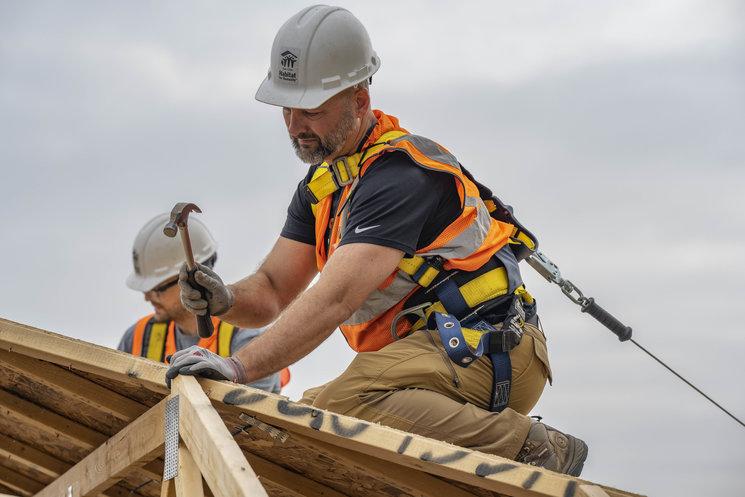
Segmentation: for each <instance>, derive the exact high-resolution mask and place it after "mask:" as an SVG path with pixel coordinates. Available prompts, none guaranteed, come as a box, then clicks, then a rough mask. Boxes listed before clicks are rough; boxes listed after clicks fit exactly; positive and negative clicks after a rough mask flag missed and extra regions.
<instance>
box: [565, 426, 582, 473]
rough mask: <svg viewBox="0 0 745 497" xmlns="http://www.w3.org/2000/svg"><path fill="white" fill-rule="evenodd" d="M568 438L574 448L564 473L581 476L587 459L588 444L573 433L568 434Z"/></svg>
mask: <svg viewBox="0 0 745 497" xmlns="http://www.w3.org/2000/svg"><path fill="white" fill-rule="evenodd" d="M567 438H568V439H569V445H570V446H571V448H572V450H571V457H569V462H568V464H567V465H566V466H565V468H564V470H563V471H562V473H564V474H567V475H570V476H579V475H580V473H582V468H583V467H584V466H585V459H587V444H586V443H585V442H583V441H582V440H580V439H579V438H576V437H573V436H571V435H567Z"/></svg>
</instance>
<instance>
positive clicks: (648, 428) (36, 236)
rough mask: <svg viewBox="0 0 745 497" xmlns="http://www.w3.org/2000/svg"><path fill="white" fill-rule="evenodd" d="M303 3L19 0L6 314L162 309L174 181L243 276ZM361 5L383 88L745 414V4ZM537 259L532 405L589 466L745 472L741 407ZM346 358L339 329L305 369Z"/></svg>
mask: <svg viewBox="0 0 745 497" xmlns="http://www.w3.org/2000/svg"><path fill="white" fill-rule="evenodd" d="M277 4H280V3H279V2H277ZM305 5H307V4H305V3H299V2H282V3H281V4H280V5H277V6H271V5H270V2H256V3H254V2H223V3H220V4H215V3H211V2H197V1H190V2H157V3H156V2H117V3H114V2H64V3H62V2H48V3H47V2H33V3H32V2H22V1H15V2H14V1H4V2H0V168H2V169H1V171H2V176H1V179H0V198H2V204H3V205H2V207H0V233H2V243H1V244H0V255H1V258H0V260H2V261H3V266H4V267H3V270H2V285H0V316H2V317H6V318H9V319H13V320H15V321H19V322H23V323H27V324H31V325H34V326H38V327H41V328H44V329H47V330H51V331H55V332H58V333H62V334H65V335H70V336H74V337H77V338H81V339H84V340H88V341H92V342H95V343H99V344H103V345H107V346H112V347H114V346H115V345H116V343H117V342H118V340H119V338H120V336H121V334H122V333H123V331H124V330H125V329H126V328H127V327H128V326H130V325H131V324H132V323H133V322H134V321H135V320H136V319H137V318H139V317H140V316H142V315H144V314H146V313H148V312H150V310H149V308H148V306H147V305H146V303H145V302H144V301H143V299H142V295H141V294H138V293H136V292H133V291H132V290H129V289H128V288H126V287H125V285H124V280H125V278H126V276H127V274H128V273H129V271H130V268H131V258H130V254H131V247H132V242H133V240H134V237H135V235H136V233H137V232H138V230H139V229H140V227H141V226H142V225H143V224H144V223H145V222H146V221H147V220H148V219H150V218H151V217H153V216H154V215H156V214H158V213H160V212H166V211H169V210H170V209H171V207H172V206H173V204H174V203H175V202H177V201H192V202H195V203H197V204H198V205H199V206H200V207H201V208H202V209H203V210H204V214H203V216H202V219H203V220H204V221H205V222H206V223H207V224H208V226H209V227H210V229H211V230H212V232H213V234H214V235H215V237H216V238H217V240H218V243H219V244H220V249H219V260H218V264H217V270H218V272H219V273H220V274H221V275H223V277H224V278H225V279H226V280H228V281H234V280H236V279H238V278H240V277H242V276H245V275H246V274H248V273H249V272H250V271H252V270H253V269H254V268H255V267H256V265H257V264H258V263H259V261H260V260H261V258H262V257H263V256H264V255H265V254H266V252H267V250H268V249H269V248H270V247H271V245H272V243H273V241H274V240H275V239H276V237H277V235H278V232H279V230H280V228H281V226H282V223H283V221H284V216H285V209H286V206H287V204H288V202H289V199H290V196H291V194H292V192H293V189H294V188H295V185H296V184H297V182H298V180H299V179H300V178H301V177H302V176H303V175H304V173H305V166H303V165H301V164H300V163H299V161H298V160H297V159H296V158H295V157H294V154H293V152H292V150H291V147H290V146H289V141H288V139H287V134H286V131H285V129H284V126H283V123H282V119H281V114H280V111H279V110H278V109H276V108H273V107H270V106H266V105H263V104H260V103H259V102H256V101H255V100H254V98H253V95H254V92H255V90H256V88H257V87H258V84H259V83H260V82H261V80H262V78H263V76H264V74H265V73H266V70H267V67H268V63H269V49H270V47H271V44H272V40H273V37H274V34H275V32H276V30H277V28H278V27H279V26H280V25H281V24H282V23H283V22H284V21H285V20H286V19H287V18H288V17H290V16H291V15H292V14H294V13H295V12H296V11H298V10H300V9H301V8H302V7H304V6H305ZM343 5H344V6H346V7H347V8H349V9H350V10H351V11H352V12H353V13H354V14H355V15H357V17H358V18H359V19H360V20H361V21H362V22H363V23H364V24H365V25H366V26H367V28H368V31H369V33H370V36H371V39H372V41H373V44H374V46H375V49H376V51H377V53H378V54H379V56H380V58H381V60H382V67H381V69H380V71H379V72H378V73H377V74H376V76H375V78H374V84H373V86H372V88H371V91H372V98H373V103H374V106H375V107H378V108H381V109H383V110H384V111H386V112H387V113H391V114H394V115H396V116H398V117H399V118H400V119H401V123H402V125H403V126H404V127H406V128H408V129H410V130H412V131H415V132H417V133H418V134H422V135H425V136H429V137H430V138H433V139H435V140H437V141H439V142H440V143H442V144H443V145H445V146H446V147H447V148H448V149H450V150H451V151H452V152H453V153H454V154H455V155H456V156H457V157H458V158H459V159H460V160H461V162H462V163H463V164H464V165H466V166H467V167H468V168H469V170H471V171H472V172H473V173H474V174H475V175H476V176H477V177H478V178H479V179H481V180H482V182H484V183H486V184H488V185H491V187H492V188H493V189H494V190H495V191H496V192H498V194H499V195H500V196H501V197H502V198H503V199H504V200H506V201H507V202H509V203H511V204H513V205H514V206H515V208H516V212H517V213H518V215H519V218H520V219H521V220H522V221H523V222H524V223H525V224H526V225H527V226H529V227H530V228H532V229H533V231H534V232H536V233H537V234H538V236H539V238H540V240H541V247H542V249H543V250H544V252H546V253H547V254H548V255H549V256H550V257H551V258H552V259H553V260H554V261H555V262H557V263H558V264H559V266H560V267H561V269H562V272H563V274H564V276H565V277H567V278H569V279H571V280H572V281H574V282H575V283H576V284H577V285H579V286H580V287H581V288H582V290H583V291H585V293H586V294H588V295H592V296H594V297H596V298H597V300H598V301H599V302H600V303H601V304H603V305H604V306H605V307H607V308H608V309H609V310H611V311H612V312H613V313H615V314H617V315H618V316H619V317H621V318H622V319H623V320H625V321H626V322H627V323H628V324H630V325H631V326H632V327H633V328H634V335H635V338H636V339H637V340H638V341H639V342H640V343H641V344H642V345H644V346H646V347H648V348H649V349H651V350H652V351H654V352H655V353H657V354H658V355H660V356H661V357H662V358H664V359H665V360H666V361H668V362H669V363H670V364H671V365H672V366H673V367H675V368H677V369H678V370H679V371H680V372H681V373H682V374H684V375H685V376H687V377H689V378H690V379H692V380H693V381H694V383H695V384H697V385H698V386H700V387H701V388H702V389H704V390H705V391H706V392H708V393H709V394H711V395H712V396H713V397H714V398H715V399H717V400H719V401H720V402H721V403H723V404H725V405H726V406H727V407H729V408H730V410H731V411H733V412H734V413H736V414H737V415H739V416H740V417H741V418H743V417H745V388H743V386H742V384H743V380H745V333H744V331H745V330H744V329H743V328H744V326H743V322H745V305H744V304H743V302H745V264H744V263H743V260H744V259H743V255H744V254H745V209H744V208H745V200H743V195H744V194H745V138H744V137H745V7H744V5H745V4H744V3H743V2H728V1H716V2H706V1H703V0H702V1H660V0H658V1H654V2H649V1H646V0H643V1H625V2H600V1H597V2H580V1H564V2H555V1H550V0H547V1H528V2H488V3H487V2H484V3H475V2H457V3H455V2H384V1H383V2H359V3H358V2H343ZM523 273H524V275H525V279H526V281H527V282H528V285H529V288H530V289H531V291H532V292H533V293H534V294H535V295H536V296H537V298H538V299H539V302H540V306H541V307H540V309H541V316H542V321H543V323H544V326H545V329H546V332H547V334H548V338H549V352H550V356H551V360H552V366H553V369H554V376H555V382H554V385H553V387H551V388H547V389H546V391H545V392H544V395H543V397H542V400H541V402H540V403H539V405H538V406H537V407H536V409H535V410H534V414H540V415H542V416H544V418H545V421H546V422H547V423H549V424H551V425H553V426H556V427H557V428H560V429H562V430H565V431H567V432H569V433H572V434H575V435H577V436H580V437H581V438H583V439H584V440H586V441H587V442H588V444H589V446H590V453H589V458H588V461H587V464H586V465H585V471H584V473H583V477H585V478H587V479H590V480H594V481H597V482H602V483H605V484H610V485H614V486H618V487H620V488H623V489H626V490H632V491H638V492H641V493H646V494H649V495H656V496H679V497H680V496H699V495H743V494H745V476H743V468H745V429H743V428H742V427H741V426H739V425H737V424H736V423H735V422H734V421H733V420H731V419H729V418H727V417H725V416H724V415H723V414H722V413H721V412H719V411H718V410H716V409H715V408H714V407H713V406H711V405H710V404H708V403H707V402H706V401H705V400H703V399H702V398H700V397H698V396H697V394H695V393H693V392H692V391H691V390H690V389H688V388H687V387H686V386H685V385H683V384H682V383H681V382H680V381H679V380H677V379H676V378H674V377H673V376H672V375H670V374H669V373H668V372H666V371H665V370H664V369H663V368H662V367H661V366H659V365H658V364H656V363H654V362H653V361H652V360H651V359H649V358H648V357H646V356H645V355H643V353H642V352H641V351H639V350H638V349H637V348H636V347H634V345H632V344H630V343H623V344H622V343H619V342H618V341H617V340H616V338H615V337H614V335H612V334H611V333H610V332H608V331H607V330H605V329H604V328H603V327H602V326H600V325H599V324H597V323H596V322H594V321H593V320H592V319H591V318H589V317H588V316H587V315H584V314H581V313H580V312H579V311H578V309H577V308H575V306H573V305H572V304H571V303H570V302H569V301H568V300H566V299H565V298H564V297H563V295H562V294H561V292H560V291H559V290H558V289H557V288H556V287H551V286H549V285H548V283H546V282H545V281H544V280H541V279H540V277H538V276H537V275H535V274H534V273H533V272H532V270H531V269H530V268H529V267H527V266H526V267H525V268H524V269H523ZM299 325H300V324H299ZM352 357H353V353H352V351H351V350H349V349H348V348H347V346H346V344H345V343H344V340H343V339H342V338H341V336H340V335H339V334H335V335H334V336H332V338H330V339H329V340H327V341H326V342H325V343H324V344H323V345H322V347H321V348H320V349H319V350H317V351H316V352H314V353H313V354H312V355H311V356H309V357H308V358H306V359H304V360H303V361H301V362H300V363H298V364H297V365H296V366H295V367H293V373H294V378H293V382H292V384H291V386H290V387H289V388H288V389H287V390H286V393H287V394H288V395H289V396H290V397H291V398H293V399H296V398H298V397H299V396H300V394H301V392H302V391H303V390H304V389H305V388H308V387H310V386H313V385H316V384H320V383H322V382H325V381H328V380H330V379H331V378H333V377H334V376H335V375H336V374H338V373H339V372H340V371H342V370H343V369H344V367H345V366H346V365H347V364H348V362H349V361H350V360H351V358H352Z"/></svg>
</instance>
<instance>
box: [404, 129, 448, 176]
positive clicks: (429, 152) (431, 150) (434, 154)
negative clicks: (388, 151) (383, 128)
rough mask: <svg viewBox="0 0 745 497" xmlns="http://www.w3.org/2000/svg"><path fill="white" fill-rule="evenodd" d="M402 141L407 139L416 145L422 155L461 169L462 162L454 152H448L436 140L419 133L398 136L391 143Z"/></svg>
mask: <svg viewBox="0 0 745 497" xmlns="http://www.w3.org/2000/svg"><path fill="white" fill-rule="evenodd" d="M401 141H407V142H409V143H411V144H412V145H414V147H416V148H417V150H419V151H420V152H421V153H422V155H426V156H427V157H429V158H430V159H432V160H434V161H437V162H442V163H444V164H448V165H450V166H453V167H457V168H458V170H460V162H458V159H456V158H455V156H454V155H453V154H451V153H450V152H447V151H446V150H445V149H443V148H442V147H441V146H440V145H438V144H437V143H436V142H433V141H432V140H430V139H429V138H425V137H423V136H419V135H404V136H402V137H400V138H396V139H395V140H391V142H390V143H391V145H394V146H395V145H396V144H397V143H398V142H401ZM424 167H427V166H424Z"/></svg>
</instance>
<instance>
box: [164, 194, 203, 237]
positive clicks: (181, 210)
mask: <svg viewBox="0 0 745 497" xmlns="http://www.w3.org/2000/svg"><path fill="white" fill-rule="evenodd" d="M191 211H194V212H202V209H200V208H199V207H197V205H196V204H190V203H188V202H179V203H178V204H176V205H174V206H173V209H171V220H170V221H169V222H168V224H166V225H165V226H164V227H163V234H164V235H166V236H170V237H171V238H173V237H174V236H176V233H178V228H179V227H181V228H183V227H184V226H186V223H187V221H188V220H189V213H190V212H191Z"/></svg>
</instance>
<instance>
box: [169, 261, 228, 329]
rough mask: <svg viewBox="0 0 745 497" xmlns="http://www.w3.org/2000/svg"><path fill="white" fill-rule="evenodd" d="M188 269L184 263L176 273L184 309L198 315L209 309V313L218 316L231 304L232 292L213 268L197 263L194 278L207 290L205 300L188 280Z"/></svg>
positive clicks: (202, 314)
mask: <svg viewBox="0 0 745 497" xmlns="http://www.w3.org/2000/svg"><path fill="white" fill-rule="evenodd" d="M188 271H189V270H188V269H187V268H186V264H184V265H183V266H181V271H180V272H179V275H178V286H179V287H180V288H181V303H182V304H183V305H184V307H186V310H187V311H189V312H191V313H192V314H196V315H198V316H204V315H205V313H206V312H205V311H206V310H207V309H209V311H210V314H211V315H213V316H219V315H220V314H222V313H224V312H225V311H227V310H228V309H230V308H231V307H232V306H233V301H234V298H233V292H231V291H230V288H228V287H227V286H226V285H225V283H223V282H222V280H221V279H220V277H219V276H218V275H217V273H215V272H214V271H213V270H211V269H210V268H208V267H207V266H205V265H204V264H197V267H196V271H195V272H194V280H195V281H196V282H197V284H199V285H202V286H203V287H204V288H205V290H207V300H205V299H203V298H202V295H201V294H200V293H199V290H197V289H196V288H194V286H193V285H192V283H191V282H190V281H189V272H188Z"/></svg>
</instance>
